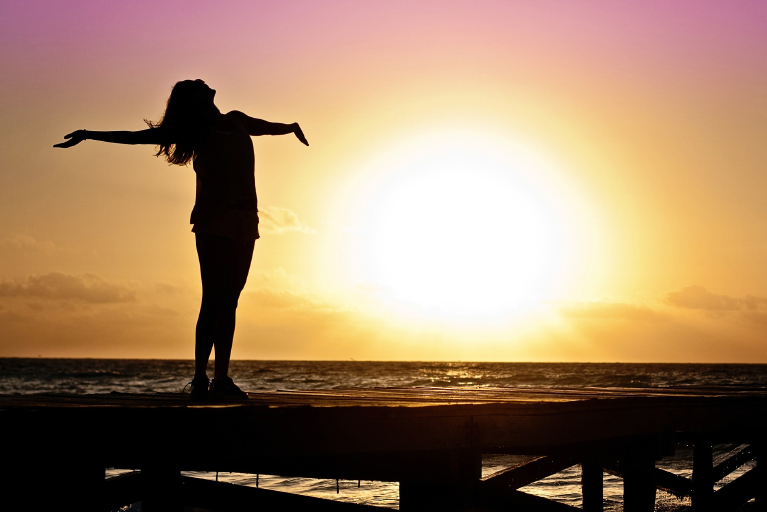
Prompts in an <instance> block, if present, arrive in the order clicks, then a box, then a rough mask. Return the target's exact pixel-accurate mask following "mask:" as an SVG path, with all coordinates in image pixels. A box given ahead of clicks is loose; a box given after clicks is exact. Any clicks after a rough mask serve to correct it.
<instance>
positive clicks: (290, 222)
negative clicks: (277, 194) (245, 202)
mask: <svg viewBox="0 0 767 512" xmlns="http://www.w3.org/2000/svg"><path fill="white" fill-rule="evenodd" d="M258 216H259V220H260V222H259V228H260V229H261V231H263V232H264V233H275V234H278V235H281V234H284V233H304V234H307V235H311V234H314V233H316V232H317V231H316V230H314V229H312V228H310V227H309V226H307V225H306V224H304V223H303V222H301V220H300V219H299V218H298V215H296V213H295V212H294V211H293V210H289V209H288V208H282V207H280V206H266V207H264V208H261V209H259V212H258Z"/></svg>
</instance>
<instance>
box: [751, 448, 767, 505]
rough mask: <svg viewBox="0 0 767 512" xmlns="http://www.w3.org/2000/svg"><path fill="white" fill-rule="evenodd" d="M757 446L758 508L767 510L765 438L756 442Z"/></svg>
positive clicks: (766, 452) (766, 450) (766, 454)
mask: <svg viewBox="0 0 767 512" xmlns="http://www.w3.org/2000/svg"><path fill="white" fill-rule="evenodd" d="M754 447H755V448H756V510H758V511H759V512H767V445H766V444H765V440H764V439H759V440H757V441H756V443H754Z"/></svg>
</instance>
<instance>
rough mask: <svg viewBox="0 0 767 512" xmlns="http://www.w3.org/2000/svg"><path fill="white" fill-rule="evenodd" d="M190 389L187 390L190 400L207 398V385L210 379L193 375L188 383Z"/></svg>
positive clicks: (208, 396)
mask: <svg viewBox="0 0 767 512" xmlns="http://www.w3.org/2000/svg"><path fill="white" fill-rule="evenodd" d="M189 385H191V389H190V391H189V398H191V399H192V400H209V399H210V393H209V392H208V387H209V386H210V379H209V378H207V377H195V378H194V379H192V382H190V383H189Z"/></svg>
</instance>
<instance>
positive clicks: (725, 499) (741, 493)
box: [712, 468, 759, 510]
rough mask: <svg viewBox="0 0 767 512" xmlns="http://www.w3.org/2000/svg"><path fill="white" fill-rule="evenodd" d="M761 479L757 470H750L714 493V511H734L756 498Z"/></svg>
mask: <svg viewBox="0 0 767 512" xmlns="http://www.w3.org/2000/svg"><path fill="white" fill-rule="evenodd" d="M758 487H759V477H758V472H757V469H756V468H753V469H750V470H748V471H747V472H745V473H744V474H743V475H741V476H739V477H738V478H736V479H735V480H733V481H732V482H730V483H729V484H727V485H725V486H724V487H722V488H721V489H719V490H718V491H716V492H715V493H714V497H713V500H712V501H713V503H714V507H713V510H732V509H734V508H735V507H739V506H741V505H743V504H744V503H746V502H747V501H748V500H750V499H751V498H754V497H756V493H757V490H758Z"/></svg>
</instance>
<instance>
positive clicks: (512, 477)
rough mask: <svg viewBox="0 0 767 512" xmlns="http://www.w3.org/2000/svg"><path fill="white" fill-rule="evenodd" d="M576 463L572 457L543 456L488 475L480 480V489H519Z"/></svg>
mask: <svg viewBox="0 0 767 512" xmlns="http://www.w3.org/2000/svg"><path fill="white" fill-rule="evenodd" d="M577 463H578V461H577V460H576V459H575V458H573V457H554V456H548V455H545V456H543V457H537V458H535V459H532V460H529V461H527V462H523V463H522V464H518V465H516V466H513V467H510V468H506V469H503V470H501V471H498V472H496V473H493V474H492V475H488V476H486V477H484V478H482V479H481V481H480V487H486V488H491V487H492V488H495V487H504V488H507V489H519V488H520V487H524V486H526V485H529V484H531V483H533V482H537V481H538V480H541V479H543V478H546V477H547V476H549V475H553V474H556V473H559V472H560V471H562V470H565V469H567V468H569V467H571V466H574V465H575V464H577Z"/></svg>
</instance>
